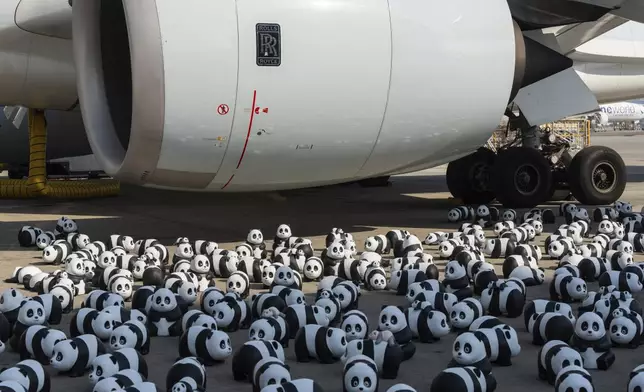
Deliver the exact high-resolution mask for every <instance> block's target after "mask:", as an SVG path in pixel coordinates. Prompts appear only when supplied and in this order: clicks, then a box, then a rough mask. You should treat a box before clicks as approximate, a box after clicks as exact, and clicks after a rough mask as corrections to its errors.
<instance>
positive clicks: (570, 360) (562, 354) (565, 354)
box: [550, 347, 583, 374]
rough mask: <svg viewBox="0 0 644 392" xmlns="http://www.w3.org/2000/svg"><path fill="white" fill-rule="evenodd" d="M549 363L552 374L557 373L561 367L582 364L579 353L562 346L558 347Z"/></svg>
mask: <svg viewBox="0 0 644 392" xmlns="http://www.w3.org/2000/svg"><path fill="white" fill-rule="evenodd" d="M550 363H551V364H552V371H553V373H554V374H559V372H560V371H561V370H562V369H564V368H567V367H568V366H580V367H581V366H583V361H582V359H581V355H580V354H579V352H577V351H576V350H574V349H573V348H571V347H562V348H561V349H559V351H558V352H557V354H555V355H554V356H553V357H552V359H551V360H550Z"/></svg>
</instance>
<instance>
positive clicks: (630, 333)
mask: <svg viewBox="0 0 644 392" xmlns="http://www.w3.org/2000/svg"><path fill="white" fill-rule="evenodd" d="M608 330H609V331H610V340H611V342H615V343H617V344H624V345H625V344H628V343H630V342H632V341H633V339H634V338H635V334H636V333H637V327H636V326H635V323H633V321H632V320H631V319H629V318H628V317H617V318H614V319H613V320H612V321H611V322H610V327H609V329H608Z"/></svg>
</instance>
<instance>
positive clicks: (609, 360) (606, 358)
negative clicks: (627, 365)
mask: <svg viewBox="0 0 644 392" xmlns="http://www.w3.org/2000/svg"><path fill="white" fill-rule="evenodd" d="M614 362H615V354H614V353H613V352H612V351H608V352H605V353H604V354H602V355H601V356H600V357H599V358H597V369H599V370H608V368H610V367H611V366H612V365H613V363H614Z"/></svg>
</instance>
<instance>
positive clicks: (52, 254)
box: [42, 240, 73, 264]
mask: <svg viewBox="0 0 644 392" xmlns="http://www.w3.org/2000/svg"><path fill="white" fill-rule="evenodd" d="M72 251H73V249H72V246H71V244H69V243H68V242H67V241H65V240H57V241H54V242H52V243H51V245H49V246H48V247H46V248H45V249H43V251H42V259H43V261H44V262H45V263H49V264H62V263H63V261H64V260H65V258H67V256H68V255H69V254H70V253H72Z"/></svg>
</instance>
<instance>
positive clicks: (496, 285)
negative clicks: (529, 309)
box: [480, 280, 525, 318]
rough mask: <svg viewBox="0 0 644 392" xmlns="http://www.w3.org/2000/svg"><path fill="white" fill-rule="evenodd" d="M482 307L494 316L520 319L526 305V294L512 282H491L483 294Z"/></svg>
mask: <svg viewBox="0 0 644 392" xmlns="http://www.w3.org/2000/svg"><path fill="white" fill-rule="evenodd" d="M480 301H481V305H482V306H483V309H485V311H486V312H487V313H489V314H490V315H492V316H501V315H506V316H507V317H510V318H515V317H519V316H520V315H521V313H522V312H523V307H524V305H525V292H523V291H522V290H520V289H519V288H518V287H517V286H516V285H514V284H511V282H510V281H507V280H506V281H501V280H498V281H495V282H491V283H490V285H489V286H488V289H487V290H483V292H482V293H481V299H480Z"/></svg>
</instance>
